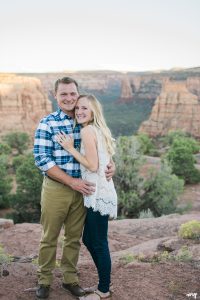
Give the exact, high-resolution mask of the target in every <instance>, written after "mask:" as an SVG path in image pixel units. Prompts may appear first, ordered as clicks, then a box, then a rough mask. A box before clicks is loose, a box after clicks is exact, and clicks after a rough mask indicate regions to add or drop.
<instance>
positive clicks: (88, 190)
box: [70, 178, 95, 196]
mask: <svg viewBox="0 0 200 300" xmlns="http://www.w3.org/2000/svg"><path fill="white" fill-rule="evenodd" d="M70 186H71V188H72V189H73V190H75V191H78V192H80V193H82V194H83V195H84V196H89V195H92V194H93V193H94V192H95V184H94V183H92V182H89V181H86V180H82V179H79V178H73V181H72V183H71V184H70Z"/></svg>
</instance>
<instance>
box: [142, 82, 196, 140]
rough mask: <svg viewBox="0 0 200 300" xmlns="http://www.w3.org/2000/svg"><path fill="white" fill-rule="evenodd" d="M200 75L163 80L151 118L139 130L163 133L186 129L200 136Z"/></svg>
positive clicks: (157, 133) (157, 134) (151, 133)
mask: <svg viewBox="0 0 200 300" xmlns="http://www.w3.org/2000/svg"><path fill="white" fill-rule="evenodd" d="M199 83H200V81H199V78H188V79H187V80H179V81H178V80H170V79H166V80H165V81H164V82H163V85H162V90H161V93H160V95H159V96H158V97H157V99H156V101H155V103H154V106H153V109H152V112H151V115H150V117H149V119H148V120H147V121H145V122H143V123H142V124H141V126H140V128H139V132H145V133H147V134H148V135H150V136H152V137H155V136H162V135H166V134H167V133H168V132H169V131H171V130H183V131H185V132H189V133H190V134H192V135H193V136H194V137H198V138H199V137H200V97H199V90H200V86H199Z"/></svg>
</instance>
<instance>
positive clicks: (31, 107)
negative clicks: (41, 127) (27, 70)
mask: <svg viewBox="0 0 200 300" xmlns="http://www.w3.org/2000/svg"><path fill="white" fill-rule="evenodd" d="M51 111H52V105H51V102H50V101H49V99H48V98H47V95H46V93H45V92H44V90H43V88H42V85H41V82H40V80H39V79H38V78H34V77H25V76H16V75H14V74H0V124H1V126H0V135H3V134H6V133H7V132H12V131H24V132H27V133H29V134H30V135H33V133H34V130H35V128H36V126H37V124H38V122H39V120H40V119H41V118H42V117H44V116H45V115H47V114H49V113H50V112H51Z"/></svg>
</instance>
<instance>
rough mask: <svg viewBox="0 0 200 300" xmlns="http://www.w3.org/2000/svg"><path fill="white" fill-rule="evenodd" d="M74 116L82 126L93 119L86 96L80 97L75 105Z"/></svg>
mask: <svg viewBox="0 0 200 300" xmlns="http://www.w3.org/2000/svg"><path fill="white" fill-rule="evenodd" d="M75 117H76V120H77V122H78V123H79V124H82V125H83V127H84V126H87V125H88V124H89V122H90V121H92V120H93V113H92V110H91V108H90V103H89V101H88V99H87V98H86V97H83V98H80V99H79V100H78V101H77V103H76V106H75Z"/></svg>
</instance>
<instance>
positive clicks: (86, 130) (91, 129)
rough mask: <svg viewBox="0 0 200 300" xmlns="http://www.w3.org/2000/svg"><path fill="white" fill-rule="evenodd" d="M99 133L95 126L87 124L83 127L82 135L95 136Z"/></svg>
mask: <svg viewBox="0 0 200 300" xmlns="http://www.w3.org/2000/svg"><path fill="white" fill-rule="evenodd" d="M96 135H97V133H96V130H95V126H93V125H87V126H85V127H83V128H82V129H81V136H82V137H83V136H91V137H92V136H94V137H96Z"/></svg>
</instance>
